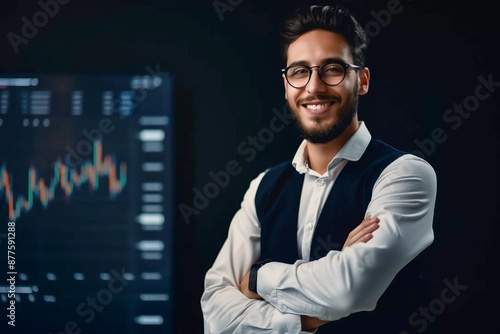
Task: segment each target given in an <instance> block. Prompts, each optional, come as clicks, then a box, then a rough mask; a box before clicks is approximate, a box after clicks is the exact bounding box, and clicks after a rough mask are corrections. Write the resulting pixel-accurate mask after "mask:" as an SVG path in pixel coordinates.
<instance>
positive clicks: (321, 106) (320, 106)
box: [302, 101, 335, 112]
mask: <svg viewBox="0 0 500 334" xmlns="http://www.w3.org/2000/svg"><path fill="white" fill-rule="evenodd" d="M334 103H335V101H328V102H324V103H304V104H302V107H304V108H306V109H308V110H310V111H312V112H320V111H324V110H325V109H327V108H329V107H331V106H332V105H333V104H334Z"/></svg>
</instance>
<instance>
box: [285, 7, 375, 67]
mask: <svg viewBox="0 0 500 334" xmlns="http://www.w3.org/2000/svg"><path fill="white" fill-rule="evenodd" d="M315 29H322V30H327V31H332V32H336V33H339V34H341V35H342V36H344V38H345V39H346V40H347V42H348V43H349V45H350V46H351V54H352V59H353V62H354V64H356V65H359V66H364V65H365V58H366V49H367V47H368V43H367V37H366V32H365V31H364V30H363V28H362V27H361V25H360V24H359V22H358V21H357V20H356V18H355V17H354V16H353V15H352V14H351V13H350V12H349V10H348V9H347V8H345V7H342V6H335V7H332V6H318V5H312V6H306V7H300V8H298V9H297V10H296V11H295V13H294V14H293V15H292V16H291V17H290V18H288V19H287V20H286V21H285V22H284V23H283V25H282V27H281V31H280V35H281V38H282V44H281V49H282V52H283V60H284V62H285V65H286V62H287V52H288V47H289V46H290V44H292V43H293V42H294V41H295V40H296V39H298V38H299V37H300V36H301V35H302V34H304V33H306V32H308V31H311V30H315Z"/></svg>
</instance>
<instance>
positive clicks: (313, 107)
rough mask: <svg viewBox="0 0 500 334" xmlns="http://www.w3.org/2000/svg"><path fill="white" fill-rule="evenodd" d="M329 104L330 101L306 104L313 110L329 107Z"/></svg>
mask: <svg viewBox="0 0 500 334" xmlns="http://www.w3.org/2000/svg"><path fill="white" fill-rule="evenodd" d="M328 105H329V103H325V104H308V105H306V107H307V109H311V110H320V109H323V108H326V107H328Z"/></svg>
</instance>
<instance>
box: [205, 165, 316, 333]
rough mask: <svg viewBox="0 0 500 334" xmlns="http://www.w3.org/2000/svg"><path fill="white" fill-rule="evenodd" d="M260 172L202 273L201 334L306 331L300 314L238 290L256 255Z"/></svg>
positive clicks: (258, 234)
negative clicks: (221, 242) (208, 266)
mask: <svg viewBox="0 0 500 334" xmlns="http://www.w3.org/2000/svg"><path fill="white" fill-rule="evenodd" d="M264 174H265V172H263V173H261V174H260V175H259V176H258V177H257V178H255V179H254V180H253V181H252V182H251V183H250V187H249V189H248V190H247V192H246V193H245V196H244V198H243V201H242V203H241V208H240V209H239V210H238V212H237V213H236V214H235V216H234V218H233V220H232V221H231V225H230V227H229V233H228V237H227V239H226V241H225V243H224V245H223V246H222V248H221V250H220V252H219V254H218V256H217V258H216V259H215V262H214V264H213V265H212V267H211V268H210V269H209V270H208V271H207V273H206V275H205V284H204V292H203V294H202V297H201V301H200V302H201V308H202V313H203V320H204V326H205V329H204V333H205V334H209V333H210V334H215V333H228V334H229V333H231V334H233V333H234V334H238V333H242V334H243V333H245V334H246V333H282V334H285V333H286V334H297V333H307V332H302V331H301V321H300V316H297V315H293V314H287V313H282V312H280V311H279V310H277V309H276V308H275V307H274V306H273V305H271V304H269V303H268V302H267V301H265V300H255V299H249V298H247V297H246V296H245V295H244V294H243V293H241V292H240V290H239V282H240V281H241V279H242V278H243V276H244V275H245V274H246V273H247V272H248V271H249V270H250V267H251V265H252V264H254V263H255V262H257V260H258V258H259V256H260V223H259V221H258V219H257V213H256V210H255V193H256V191H257V188H258V185H259V183H260V181H261V179H262V177H263V176H264Z"/></svg>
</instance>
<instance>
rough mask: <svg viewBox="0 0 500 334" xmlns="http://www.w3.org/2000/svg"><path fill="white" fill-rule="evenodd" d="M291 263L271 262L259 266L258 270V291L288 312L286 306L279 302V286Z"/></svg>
mask: <svg viewBox="0 0 500 334" xmlns="http://www.w3.org/2000/svg"><path fill="white" fill-rule="evenodd" d="M288 266H289V264H286V263H281V262H270V263H267V264H265V265H263V266H262V267H260V268H259V271H258V272H257V293H258V294H259V295H260V296H261V297H262V298H264V299H265V300H266V301H267V302H268V303H270V304H271V305H273V306H274V307H275V308H276V309H278V310H279V311H281V312H286V306H284V305H283V304H281V307H280V305H279V303H278V295H277V287H278V281H279V279H280V277H281V276H282V274H283V271H285V269H286V268H287V267H288Z"/></svg>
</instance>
